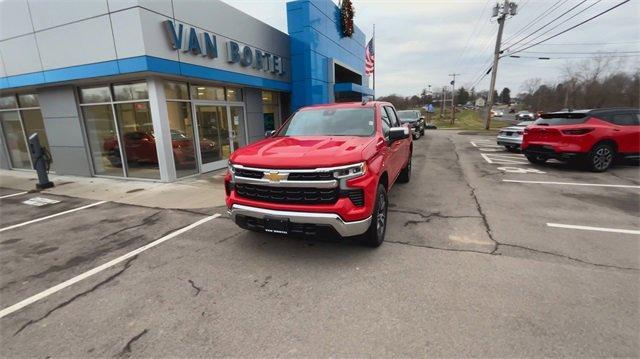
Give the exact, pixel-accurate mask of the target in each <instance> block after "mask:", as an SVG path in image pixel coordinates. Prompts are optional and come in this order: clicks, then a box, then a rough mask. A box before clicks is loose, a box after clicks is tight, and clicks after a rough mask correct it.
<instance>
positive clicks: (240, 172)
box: [235, 168, 264, 179]
mask: <svg viewBox="0 0 640 359" xmlns="http://www.w3.org/2000/svg"><path fill="white" fill-rule="evenodd" d="M235 175H236V176H240V177H247V178H256V179H259V178H262V176H264V173H262V171H253V170H245V169H242V168H236V170H235Z"/></svg>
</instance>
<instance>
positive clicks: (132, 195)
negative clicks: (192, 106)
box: [0, 170, 225, 209]
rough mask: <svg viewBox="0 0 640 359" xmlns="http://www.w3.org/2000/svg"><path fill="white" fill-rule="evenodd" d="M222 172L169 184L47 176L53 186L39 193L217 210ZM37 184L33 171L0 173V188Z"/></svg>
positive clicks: (27, 187)
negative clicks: (215, 208) (213, 208)
mask: <svg viewBox="0 0 640 359" xmlns="http://www.w3.org/2000/svg"><path fill="white" fill-rule="evenodd" d="M224 173H225V170H220V171H216V172H211V173H205V174H201V175H198V176H195V177H189V178H186V179H182V180H179V181H177V182H172V183H162V182H153V181H141V180H132V179H114V178H101V177H76V176H56V175H53V174H50V175H49V179H50V180H51V181H52V182H53V183H54V184H55V187H53V188H49V189H46V190H43V191H41V193H45V194H46V193H50V194H57V195H65V196H72V197H79V198H86V199H92V200H97V201H111V202H118V203H125V204H132V205H138V206H146V207H158V208H180V209H194V208H207V207H218V206H223V205H224V183H223V178H224ZM36 182H37V176H36V173H35V172H33V171H9V170H0V187H4V188H12V189H16V190H22V191H30V190H33V191H35V187H36Z"/></svg>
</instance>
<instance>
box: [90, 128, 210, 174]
mask: <svg viewBox="0 0 640 359" xmlns="http://www.w3.org/2000/svg"><path fill="white" fill-rule="evenodd" d="M122 137H123V138H124V149H125V153H126V154H127V161H128V162H129V163H134V162H135V163H152V164H157V163H158V153H157V149H156V138H155V136H154V134H153V133H149V132H141V131H133V132H127V133H125V134H124V135H123V136H122ZM102 147H103V149H104V151H105V152H106V153H107V157H108V159H109V162H111V164H112V165H114V166H120V165H121V162H122V159H121V157H120V148H119V146H118V140H117V139H116V137H115V136H114V137H110V138H107V139H106V140H105V141H104V143H103V145H102ZM171 147H172V149H173V159H174V161H175V163H176V166H177V167H178V168H180V167H191V166H194V165H195V163H196V157H195V156H196V153H195V150H194V147H193V139H192V138H190V137H189V136H187V135H186V134H184V133H183V132H180V131H176V130H171ZM200 151H201V153H202V156H203V157H207V156H215V155H217V153H218V147H217V146H216V143H215V142H213V141H211V140H209V139H206V138H203V139H201V140H200Z"/></svg>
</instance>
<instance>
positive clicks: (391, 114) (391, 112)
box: [384, 105, 401, 127]
mask: <svg viewBox="0 0 640 359" xmlns="http://www.w3.org/2000/svg"><path fill="white" fill-rule="evenodd" d="M384 109H385V111H386V112H387V116H389V123H390V124H391V127H400V126H401V125H400V123H399V118H398V114H397V113H396V111H395V109H394V108H393V107H392V106H389V105H384ZM392 117H393V119H395V121H394V120H393V119H392Z"/></svg>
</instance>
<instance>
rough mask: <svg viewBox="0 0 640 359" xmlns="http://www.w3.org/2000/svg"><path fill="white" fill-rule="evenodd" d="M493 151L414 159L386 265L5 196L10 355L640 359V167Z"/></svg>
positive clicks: (346, 245) (433, 141) (1, 220)
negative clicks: (582, 165)
mask: <svg viewBox="0 0 640 359" xmlns="http://www.w3.org/2000/svg"><path fill="white" fill-rule="evenodd" d="M493 140H494V138H493V137H488V136H484V135H482V134H478V133H465V132H462V133H458V132H453V131H433V132H427V135H426V136H425V137H424V138H421V139H420V140H418V141H415V143H414V161H413V166H414V168H413V177H412V179H411V183H410V184H408V185H403V184H398V185H397V186H396V187H394V188H393V189H392V192H391V194H390V197H389V199H390V205H391V207H390V214H389V221H390V222H389V227H388V230H387V242H386V243H384V244H383V245H382V246H381V247H380V248H378V249H370V248H366V247H363V246H359V245H357V243H354V242H353V241H337V240H335V239H331V240H326V239H323V238H313V239H311V238H288V237H282V236H272V235H266V234H257V233H251V232H246V231H244V230H241V229H239V228H237V227H236V226H235V224H233V223H232V222H231V221H230V220H229V219H228V218H227V216H226V214H225V211H224V208H206V209H203V210H198V211H187V210H167V209H157V208H149V207H139V206H131V205H123V204H116V203H112V202H104V203H98V201H89V200H83V199H77V198H73V197H64V196H53V195H43V194H38V193H22V194H18V193H20V191H17V190H12V189H6V188H3V189H1V190H0V264H1V266H0V270H1V272H0V273H1V276H0V306H1V309H0V340H1V345H0V356H2V357H78V356H81V357H86V356H90V357H106V356H109V357H130V356H134V357H150V356H154V357H159V356H160V357H165V356H180V357H191V356H199V357H204V356H209V357H210V356H236V357H258V356H260V357H274V356H296V357H299V356H311V357H323V356H365V355H367V356H374V355H375V356H383V357H390V356H411V357H415V356H457V357H459V356H494V357H495V356H509V357H513V356H572V357H577V356H579V357H583V356H591V357H605V356H606V357H610V356H624V357H637V356H639V355H640V344H639V338H638V332H639V331H640V324H639V323H640V299H639V293H640V284H639V283H640V281H639V280H638V279H640V269H639V268H640V260H639V256H638V254H639V253H640V251H639V249H640V235H639V234H638V233H637V231H638V230H640V223H639V221H638V213H640V172H639V171H638V167H637V166H619V167H615V168H613V169H611V170H610V171H609V172H607V173H600V174H595V173H589V172H583V171H581V170H579V169H576V168H566V167H565V166H563V165H561V164H558V163H550V164H548V165H544V166H538V165H536V166H533V165H530V164H528V163H527V162H526V160H523V158H522V155H519V154H511V153H506V152H505V151H504V150H503V149H501V148H499V147H498V146H496V145H495V142H493ZM483 154H484V156H483ZM513 181H516V182H513ZM603 185H605V186H603ZM14 194H15V195H14ZM7 196H9V197H7ZM38 197H39V198H45V199H48V200H53V201H60V202H58V203H50V204H44V205H41V206H36V205H33V204H24V203H23V202H24V201H26V200H29V199H31V200H32V201H31V203H36V204H38V203H42V200H35V201H33V199H34V198H38ZM45 202H46V201H45ZM78 208H82V209H78ZM74 209H77V210H75V211H73V210H74ZM70 211H72V212H70ZM218 214H219V215H221V216H220V217H218V216H217V215H218Z"/></svg>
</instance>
